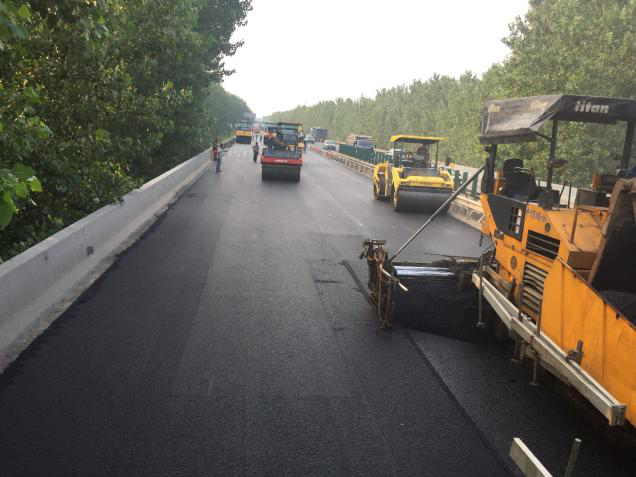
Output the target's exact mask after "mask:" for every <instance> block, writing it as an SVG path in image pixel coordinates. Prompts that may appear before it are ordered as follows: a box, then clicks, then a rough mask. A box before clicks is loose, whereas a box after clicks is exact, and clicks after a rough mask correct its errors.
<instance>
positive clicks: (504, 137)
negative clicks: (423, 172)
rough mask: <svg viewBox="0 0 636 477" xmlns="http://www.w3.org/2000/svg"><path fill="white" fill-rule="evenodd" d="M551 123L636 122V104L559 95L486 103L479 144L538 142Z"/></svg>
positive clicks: (634, 101) (617, 99)
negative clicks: (547, 124) (550, 121)
mask: <svg viewBox="0 0 636 477" xmlns="http://www.w3.org/2000/svg"><path fill="white" fill-rule="evenodd" d="M550 119H558V120H562V121H578V122H592V123H609V124H612V123H615V122H617V121H629V122H633V121H636V100H633V99H623V98H605V97H602V96H576V95H569V94H555V95H550V96H530V97H527V98H515V99H501V100H491V101H486V103H485V104H484V108H483V110H482V112H481V123H480V127H479V142H481V143H482V144H504V143H514V142H527V141H534V140H535V139H536V136H537V131H539V128H540V127H541V126H542V125H543V123H545V122H546V121H549V120H550Z"/></svg>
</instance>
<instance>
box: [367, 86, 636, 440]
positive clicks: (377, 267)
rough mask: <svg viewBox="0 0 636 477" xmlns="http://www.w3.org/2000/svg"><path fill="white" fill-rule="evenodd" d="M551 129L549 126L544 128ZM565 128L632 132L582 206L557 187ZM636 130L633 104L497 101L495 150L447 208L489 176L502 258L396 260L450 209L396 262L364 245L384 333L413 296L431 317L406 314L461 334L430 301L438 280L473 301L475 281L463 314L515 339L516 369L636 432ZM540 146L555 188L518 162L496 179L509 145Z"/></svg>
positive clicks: (491, 252) (577, 99) (491, 121)
mask: <svg viewBox="0 0 636 477" xmlns="http://www.w3.org/2000/svg"><path fill="white" fill-rule="evenodd" d="M548 121H551V123H552V124H551V128H550V130H549V131H543V130H542V126H543V125H544V124H546V123H548ZM564 122H581V123H599V124H606V125H612V124H617V123H619V124H625V125H626V128H625V136H624V140H623V145H622V154H621V155H620V156H619V158H620V164H619V168H618V171H617V173H616V174H600V173H594V176H593V180H592V186H591V188H589V189H582V188H580V189H578V191H577V193H576V199H575V203H574V206H571V204H570V201H569V200H568V201H563V200H562V199H563V197H562V194H563V190H564V188H561V189H560V190H555V189H553V183H552V179H553V176H554V170H555V169H556V168H558V167H562V166H564V165H565V164H566V163H567V161H566V160H565V159H558V158H557V138H558V132H559V125H560V124H562V123H564ZM635 127H636V100H633V99H620V98H605V97H590V96H575V95H551V96H535V97H528V98H518V99H508V100H494V101H487V102H486V103H485V105H484V108H483V110H482V114H481V126H480V135H479V140H480V142H481V144H483V145H485V146H486V147H487V151H488V152H489V156H488V159H487V160H486V162H485V164H484V165H483V166H482V167H481V168H480V169H479V170H478V171H477V172H476V173H475V174H473V176H472V177H471V178H470V179H469V180H468V181H467V182H466V183H465V184H462V187H460V188H459V189H458V190H457V191H456V192H455V193H454V194H453V195H452V196H451V197H450V198H449V200H448V201H447V203H446V204H444V205H443V206H442V207H444V206H447V205H448V203H450V201H451V200H453V199H454V197H455V196H456V195H457V194H458V193H460V192H461V190H462V189H463V188H465V187H467V186H468V184H469V183H470V182H471V181H472V180H475V179H476V178H477V177H478V175H479V174H480V173H481V172H483V178H482V182H481V184H482V188H481V196H480V202H481V205H482V208H483V211H484V217H485V221H484V223H483V229H482V233H484V234H486V235H488V236H489V237H490V239H491V241H492V249H491V247H489V248H488V249H487V250H486V252H484V254H483V255H482V256H481V257H480V258H479V260H478V261H477V262H475V260H474V259H473V260H472V262H471V261H470V260H468V261H466V262H464V263H463V264H462V263H461V259H458V258H457V257H448V258H447V259H446V262H440V263H438V264H431V263H424V264H419V263H417V264H413V263H411V264H407V265H406V266H405V265H404V264H401V263H399V262H397V261H396V257H397V256H398V254H399V253H400V252H401V251H402V250H403V249H404V248H405V247H406V246H407V245H408V244H409V243H410V242H411V241H412V240H413V239H414V238H415V237H416V236H417V235H418V234H419V233H420V232H421V231H422V230H424V229H425V228H426V227H427V226H428V225H429V224H430V223H431V221H432V220H433V219H434V218H435V217H436V216H438V215H439V212H440V210H441V209H438V211H436V212H435V213H434V214H433V216H431V217H430V218H429V220H428V221H427V222H426V223H425V224H424V225H423V226H422V227H420V229H419V230H418V231H417V232H416V233H415V234H414V235H413V236H412V237H411V238H410V239H409V240H408V241H407V242H406V243H405V244H404V245H403V246H402V247H400V249H399V250H398V251H397V253H395V254H394V255H393V256H392V257H389V254H388V253H387V252H386V251H385V250H384V248H383V245H384V244H383V243H382V241H372V240H367V241H365V243H364V250H363V254H362V256H363V257H366V258H367V262H368V264H369V288H370V289H371V295H372V298H373V299H374V303H375V304H376V307H377V309H378V313H379V315H380V318H381V319H382V320H383V323H384V324H385V326H387V325H388V326H390V324H391V323H392V322H393V321H399V317H398V316H396V314H397V313H399V312H400V311H401V309H403V308H404V307H403V306H402V304H401V303H400V300H401V299H402V298H404V297H406V296H408V295H409V294H411V293H414V295H415V296H414V297H411V298H410V301H411V305H414V306H415V307H417V306H418V302H419V303H422V304H423V305H424V306H425V307H428V309H426V308H422V307H420V308H419V309H416V310H415V311H414V310H413V308H410V309H409V308H407V309H406V310H405V311H406V313H411V314H415V315H416V316H424V317H425V318H426V317H427V316H428V315H429V314H433V315H434V316H433V318H432V319H429V322H430V321H433V322H435V321H436V320H440V321H442V324H445V325H448V326H451V325H457V326H460V325H462V323H461V320H460V319H459V318H458V317H457V316H450V315H448V316H443V317H440V316H435V314H436V310H437V309H438V308H439V305H437V304H435V303H434V299H433V297H432V295H434V294H436V293H437V294H439V293H440V287H439V284H438V283H437V282H436V280H437V281H439V280H440V277H441V278H443V279H445V280H447V281H449V282H455V283H456V284H457V285H458V288H456V289H457V290H465V291H466V292H467V293H468V291H467V289H466V288H465V285H466V277H467V276H470V277H471V281H472V283H473V284H474V285H475V291H473V294H472V295H471V296H468V297H466V299H465V300H464V303H461V304H460V306H463V307H464V310H463V311H464V317H466V316H468V315H470V313H466V312H467V311H468V310H471V309H472V311H473V313H472V316H471V319H472V320H474V319H475V313H474V310H475V306H474V305H475V303H477V318H476V324H477V325H478V327H481V328H486V327H488V325H489V320H488V318H489V317H490V318H491V320H490V325H491V327H492V328H493V329H495V330H497V329H499V330H500V331H503V333H502V334H503V336H508V337H510V338H512V340H513V342H514V343H515V347H514V350H515V351H514V353H515V357H514V359H515V361H516V362H523V361H525V360H530V361H531V362H532V364H533V366H532V370H533V382H536V380H537V375H538V369H539V367H542V368H544V369H546V370H547V371H548V372H550V373H551V374H553V375H554V376H556V377H557V378H558V379H559V380H561V381H563V382H564V383H565V384H566V385H568V386H570V387H571V388H573V389H575V390H577V391H578V392H579V393H580V395H581V396H582V397H583V398H584V399H586V400H587V401H588V402H589V403H590V404H591V405H592V406H593V407H594V408H596V409H597V410H598V411H599V412H601V413H602V414H603V415H604V416H605V417H606V419H607V422H608V424H609V425H610V426H620V425H623V424H625V423H629V424H628V425H629V426H630V428H631V429H632V430H633V427H632V426H633V425H634V424H636V359H635V358H634V351H635V350H636V279H635V277H634V271H635V270H636V253H634V251H635V250H636V218H635V216H636V178H634V175H636V167H634V168H632V169H631V170H630V169H629V168H630V164H629V163H630V158H631V155H632V146H633V142H634V130H635ZM537 139H544V140H546V141H548V143H549V153H548V158H547V161H546V169H547V173H546V178H547V180H546V182H545V183H542V182H539V181H538V180H537V179H536V178H535V177H534V174H533V172H532V171H531V170H530V169H528V168H526V167H524V164H523V162H522V161H521V160H520V159H518V158H514V156H513V158H509V159H506V160H504V161H503V163H502V164H501V167H500V168H499V170H497V159H498V146H499V145H500V144H508V145H510V146H508V148H509V149H506V152H508V153H510V152H512V153H514V146H512V145H514V144H518V143H525V142H528V141H535V140H537ZM566 202H567V203H566ZM406 290H408V291H406ZM442 292H444V293H446V291H444V290H442ZM459 298H460V300H461V299H463V297H462V296H460V297H459ZM401 306H402V308H401ZM452 311H453V312H454V313H455V314H458V313H461V311H460V310H456V309H455V310H452ZM411 320H412V321H416V320H415V319H414V318H413V317H411ZM444 320H446V322H444ZM424 321H426V320H424ZM473 322H474V321H473ZM448 323H450V325H449V324H448ZM424 324H425V325H426V324H427V323H424ZM428 324H430V323H428ZM435 324H437V326H440V324H439V323H433V325H435ZM464 324H465V321H464ZM433 330H434V326H433ZM446 331H448V330H446Z"/></svg>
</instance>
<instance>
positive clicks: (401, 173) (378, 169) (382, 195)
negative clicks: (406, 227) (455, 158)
mask: <svg viewBox="0 0 636 477" xmlns="http://www.w3.org/2000/svg"><path fill="white" fill-rule="evenodd" d="M444 140H445V138H443V137H433V136H413V135H404V134H398V135H394V136H392V137H391V143H392V145H393V155H392V157H391V158H388V159H387V160H386V161H385V162H382V163H380V164H377V165H376V166H375V167H374V169H373V197H375V199H376V200H390V201H391V205H392V206H393V210H395V211H404V210H410V211H416V212H432V211H435V210H436V209H438V208H439V207H440V206H441V205H442V204H443V203H444V202H446V200H447V199H448V198H449V197H450V196H451V194H452V193H453V188H454V182H453V178H452V177H451V175H450V174H449V173H448V172H447V171H446V170H445V169H440V168H439V167H438V163H437V158H438V154H439V143H440V141H444ZM433 144H434V145H435V158H434V161H433V159H432V158H431V154H430V146H431V145H433ZM408 147H411V150H409V149H408Z"/></svg>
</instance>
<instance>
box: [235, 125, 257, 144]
mask: <svg viewBox="0 0 636 477" xmlns="http://www.w3.org/2000/svg"><path fill="white" fill-rule="evenodd" d="M252 127H253V124H252V123H250V122H248V121H245V120H243V121H241V122H240V123H238V125H237V126H236V138H235V141H234V142H236V144H251V143H252V137H253V135H254V133H253V130H252Z"/></svg>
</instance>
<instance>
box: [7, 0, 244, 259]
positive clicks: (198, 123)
mask: <svg viewBox="0 0 636 477" xmlns="http://www.w3.org/2000/svg"><path fill="white" fill-rule="evenodd" d="M250 3H251V0H135V1H124V0H82V1H78V0H31V1H20V0H13V1H11V0H0V262H1V261H2V260H6V259H7V258H9V257H11V256H13V255H15V254H16V253H19V252H21V251H23V250H24V249H26V248H28V247H29V246H31V245H33V244H35V243H37V242H39V241H40V240H42V239H44V238H46V237H47V236H49V235H51V234H52V233H54V232H56V231H58V230H60V229H61V228H63V227H65V226H66V225H69V224H70V223H72V222H74V221H76V220H78V219H80V218H82V217H84V216H85V215H87V214H89V213H91V212H93V211H95V210H96V209H98V208H100V207H102V206H104V205H106V204H110V203H113V202H116V201H118V200H119V199H120V198H121V197H122V196H123V195H124V194H126V193H127V192H129V191H130V190H132V189H133V188H135V187H138V186H139V185H141V184H142V183H143V182H145V181H147V180H149V179H151V178H153V177H156V176H157V175H159V174H161V173H162V172H165V171H166V170H168V169H170V168H172V167H174V166H175V165H177V164H179V163H181V162H183V161H184V160H186V159H188V158H190V157H192V156H193V155H195V154H197V153H199V152H200V151H201V150H203V149H204V148H206V147H208V146H209V145H210V144H211V142H212V139H213V138H214V137H217V136H219V137H223V136H227V135H229V123H232V122H236V121H237V120H238V118H240V117H241V116H242V114H243V113H244V112H247V111H249V108H248V107H247V105H246V104H245V102H244V101H243V100H241V99H240V98H238V97H236V96H233V95H231V94H229V93H227V92H226V91H225V90H224V89H223V88H222V87H221V85H220V82H221V80H222V79H223V77H224V76H226V75H228V74H230V73H231V71H228V70H227V69H226V67H225V65H224V58H226V57H227V56H230V55H232V54H234V52H235V51H236V49H237V48H239V47H240V46H241V45H240V43H232V42H231V41H230V37H231V35H232V33H233V32H234V30H235V29H236V28H237V27H238V26H240V25H242V24H244V22H245V18H246V15H247V12H248V11H249V10H250V8H251V6H250ZM36 204H37V205H36Z"/></svg>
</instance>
